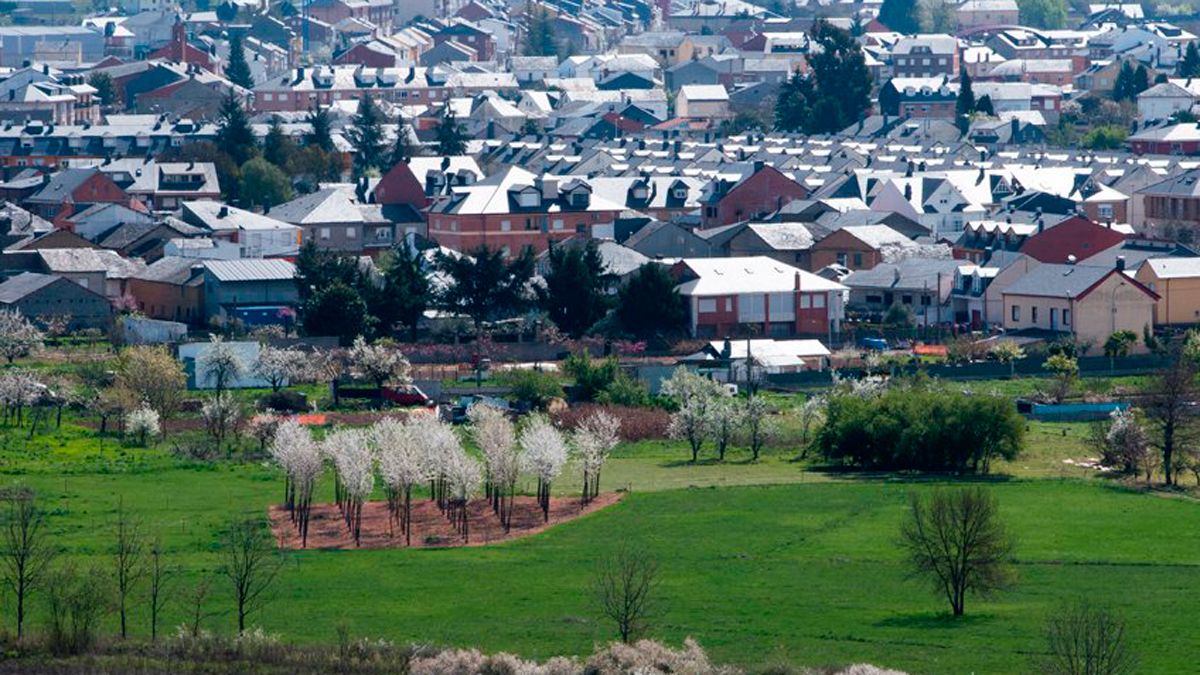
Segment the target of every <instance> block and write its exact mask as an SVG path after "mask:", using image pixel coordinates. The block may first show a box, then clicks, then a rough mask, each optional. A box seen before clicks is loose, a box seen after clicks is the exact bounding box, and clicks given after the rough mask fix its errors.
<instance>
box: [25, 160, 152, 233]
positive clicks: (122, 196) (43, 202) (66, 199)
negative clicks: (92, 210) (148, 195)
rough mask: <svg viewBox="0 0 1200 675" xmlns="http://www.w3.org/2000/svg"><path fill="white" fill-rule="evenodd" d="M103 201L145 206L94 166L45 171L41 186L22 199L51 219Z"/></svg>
mask: <svg viewBox="0 0 1200 675" xmlns="http://www.w3.org/2000/svg"><path fill="white" fill-rule="evenodd" d="M102 203H111V204H121V205H124V206H127V207H129V208H132V209H135V210H140V209H144V207H143V206H142V205H141V203H140V202H138V201H137V200H135V199H133V198H131V197H130V196H129V194H128V193H126V192H125V191H124V190H122V189H121V187H120V186H119V185H117V184H116V182H114V181H113V179H112V178H110V177H109V176H108V174H106V173H104V172H103V171H100V170H99V169H94V168H93V169H64V170H62V171H59V172H58V173H55V174H53V175H48V176H46V177H45V178H44V179H43V181H42V189H40V190H38V191H37V192H36V193H34V194H33V195H32V196H30V197H28V198H26V199H25V207H26V208H28V209H29V210H30V211H33V212H35V213H37V214H38V215H39V216H41V217H43V218H45V219H46V220H49V221H51V222H55V221H60V220H62V219H64V218H66V217H67V216H69V215H71V214H73V213H76V212H78V211H82V210H84V209H86V208H87V207H89V206H91V205H93V204H102Z"/></svg>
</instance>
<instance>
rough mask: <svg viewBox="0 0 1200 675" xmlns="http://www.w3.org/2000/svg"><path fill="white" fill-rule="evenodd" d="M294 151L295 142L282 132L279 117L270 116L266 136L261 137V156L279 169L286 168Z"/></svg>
mask: <svg viewBox="0 0 1200 675" xmlns="http://www.w3.org/2000/svg"><path fill="white" fill-rule="evenodd" d="M295 151H296V143H295V142H294V141H292V139H291V137H290V136H288V135H287V134H285V133H284V132H283V125H282V124H280V123H279V117H278V116H274V117H272V118H271V126H270V128H269V129H268V130H267V137H266V138H265V139H263V157H264V158H265V159H266V160H267V161H268V162H270V163H272V164H274V165H275V166H277V167H279V168H280V169H284V170H287V169H288V167H289V166H290V164H291V159H292V154H293V153H295Z"/></svg>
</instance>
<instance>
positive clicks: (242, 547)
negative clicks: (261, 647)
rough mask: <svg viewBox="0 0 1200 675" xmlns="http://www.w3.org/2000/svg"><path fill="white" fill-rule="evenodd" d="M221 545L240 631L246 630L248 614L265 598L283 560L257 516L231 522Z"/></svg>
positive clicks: (257, 607)
mask: <svg viewBox="0 0 1200 675" xmlns="http://www.w3.org/2000/svg"><path fill="white" fill-rule="evenodd" d="M222 548H223V553H224V557H225V561H224V564H223V565H222V566H221V573H222V574H224V575H225V577H226V578H227V579H229V583H230V585H231V586H233V596H234V600H235V602H236V603H237V618H238V633H239V634H240V633H244V632H245V631H246V617H248V616H249V615H250V613H251V612H253V611H254V610H257V609H259V608H261V607H262V605H263V603H264V602H265V601H266V592H267V589H269V588H270V587H271V584H272V583H273V582H274V581H275V577H276V576H278V575H279V570H280V568H281V566H282V565H281V560H280V558H279V556H278V554H276V552H275V546H274V544H273V542H272V541H271V537H270V535H268V533H267V529H266V527H265V526H264V524H263V522H262V521H261V520H260V519H257V518H248V519H246V520H237V521H234V522H232V523H230V524H229V531H228V532H226V534H225V542H224V546H223V547H222Z"/></svg>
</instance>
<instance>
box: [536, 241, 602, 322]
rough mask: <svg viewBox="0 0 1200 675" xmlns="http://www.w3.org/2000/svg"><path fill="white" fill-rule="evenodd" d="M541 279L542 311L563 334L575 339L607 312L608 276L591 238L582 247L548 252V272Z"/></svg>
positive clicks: (557, 247)
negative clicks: (542, 282) (543, 282)
mask: <svg viewBox="0 0 1200 675" xmlns="http://www.w3.org/2000/svg"><path fill="white" fill-rule="evenodd" d="M544 278H545V282H546V288H545V291H544V292H543V293H542V294H541V304H542V308H543V309H545V310H546V313H547V314H548V315H549V316H550V320H551V321H553V322H554V325H556V326H558V328H559V330H561V331H562V332H564V333H566V334H567V335H570V336H571V337H573V338H579V337H580V336H582V335H583V334H584V333H585V332H586V331H587V330H588V329H589V328H591V327H592V326H593V325H595V323H596V322H597V321H599V320H600V319H602V318H603V317H604V315H605V313H607V312H608V294H607V292H606V291H607V288H606V286H607V283H608V281H609V280H610V278H611V277H610V275H609V274H608V273H607V272H606V271H605V265H604V259H603V258H602V257H601V256H600V250H599V248H598V247H597V244H596V240H595V239H592V240H589V241H588V242H587V244H586V245H585V246H584V247H582V248H580V247H578V246H556V247H554V248H552V249H550V270H549V272H548V273H547V274H545V275H544Z"/></svg>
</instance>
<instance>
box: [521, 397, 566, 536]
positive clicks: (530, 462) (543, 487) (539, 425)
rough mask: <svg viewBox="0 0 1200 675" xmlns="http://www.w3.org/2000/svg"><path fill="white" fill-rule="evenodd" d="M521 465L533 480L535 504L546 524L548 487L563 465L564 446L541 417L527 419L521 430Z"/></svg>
mask: <svg viewBox="0 0 1200 675" xmlns="http://www.w3.org/2000/svg"><path fill="white" fill-rule="evenodd" d="M520 444H521V463H522V464H523V465H524V467H525V469H526V470H527V471H529V473H532V474H533V475H534V476H536V477H537V481H538V488H537V501H538V505H539V506H541V508H542V518H543V519H544V520H545V521H546V522H550V485H551V483H553V482H554V479H555V478H558V476H559V474H561V473H562V470H563V467H564V466H565V465H566V463H567V442H566V440H565V439H564V438H563V435H562V433H561V432H559V430H558V429H556V428H555V427H554V425H553V424H551V423H550V420H548V419H546V418H545V417H544V416H542V415H535V416H533V417H531V418H530V419H529V421H528V423H526V425H525V428H524V429H522V430H521V436H520Z"/></svg>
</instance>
